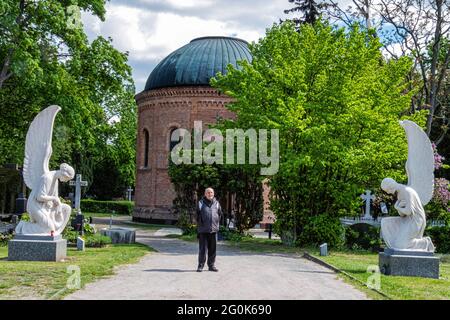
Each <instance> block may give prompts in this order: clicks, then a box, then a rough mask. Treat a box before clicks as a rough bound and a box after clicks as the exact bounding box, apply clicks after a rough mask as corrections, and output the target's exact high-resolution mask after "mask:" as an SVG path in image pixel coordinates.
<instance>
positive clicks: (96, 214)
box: [83, 212, 127, 218]
mask: <svg viewBox="0 0 450 320" xmlns="http://www.w3.org/2000/svg"><path fill="white" fill-rule="evenodd" d="M83 215H84V217H85V218H88V217H97V218H110V217H111V216H113V218H114V217H118V216H121V217H124V216H127V215H126V214H114V215H112V214H111V213H103V212H83Z"/></svg>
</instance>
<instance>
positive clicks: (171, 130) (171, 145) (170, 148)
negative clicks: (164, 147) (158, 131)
mask: <svg viewBox="0 0 450 320" xmlns="http://www.w3.org/2000/svg"><path fill="white" fill-rule="evenodd" d="M177 129H178V128H172V129H170V135H169V152H171V151H172V150H173V148H174V147H175V146H176V145H177V144H178V143H179V142H180V140H181V137H180V138H178V139H175V140H172V134H173V132H174V131H175V130H177Z"/></svg>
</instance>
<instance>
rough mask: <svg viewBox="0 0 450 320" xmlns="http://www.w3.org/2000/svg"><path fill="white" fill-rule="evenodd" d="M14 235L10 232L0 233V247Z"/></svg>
mask: <svg viewBox="0 0 450 320" xmlns="http://www.w3.org/2000/svg"><path fill="white" fill-rule="evenodd" d="M13 237H14V234H12V233H6V234H5V233H0V247H4V246H6V245H7V244H8V241H9V240H11V239H12V238H13Z"/></svg>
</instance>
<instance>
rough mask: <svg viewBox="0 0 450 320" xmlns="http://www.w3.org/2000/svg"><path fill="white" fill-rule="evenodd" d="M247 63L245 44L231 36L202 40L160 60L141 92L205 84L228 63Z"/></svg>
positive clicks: (192, 42) (224, 69)
mask: <svg viewBox="0 0 450 320" xmlns="http://www.w3.org/2000/svg"><path fill="white" fill-rule="evenodd" d="M239 60H247V61H249V62H250V61H251V60H252V56H251V54H250V51H249V49H248V43H247V42H246V41H244V40H241V39H237V38H231V37H202V38H197V39H194V40H192V41H191V42H190V43H188V44H187V45H185V46H183V47H181V48H179V49H177V50H175V51H174V52H172V53H171V54H169V55H168V56H167V57H166V58H164V59H163V60H162V61H161V62H160V63H159V64H158V65H157V66H156V67H155V69H153V71H152V73H151V74H150V76H149V77H148V79H147V83H146V85H145V89H144V90H152V89H158V88H164V87H176V86H192V85H194V86H196V85H209V80H210V79H211V78H212V77H214V76H215V75H216V73H217V72H221V73H222V74H225V73H226V67H227V65H228V64H232V65H233V66H234V67H236V68H238V65H237V61H239Z"/></svg>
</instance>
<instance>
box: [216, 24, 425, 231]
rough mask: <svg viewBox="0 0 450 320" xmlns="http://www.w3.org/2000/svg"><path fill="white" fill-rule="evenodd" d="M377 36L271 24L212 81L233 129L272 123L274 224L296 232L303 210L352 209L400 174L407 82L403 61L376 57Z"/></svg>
mask: <svg viewBox="0 0 450 320" xmlns="http://www.w3.org/2000/svg"><path fill="white" fill-rule="evenodd" d="M380 46H381V45H380V42H379V40H378V39H377V38H376V37H374V35H373V34H372V33H371V31H361V30H360V29H359V27H358V26H354V27H352V28H351V29H350V30H349V31H346V30H344V29H339V28H333V27H332V26H330V25H328V24H327V23H325V22H322V21H318V22H317V23H316V24H314V25H308V24H306V25H304V26H303V27H302V28H301V29H300V31H299V32H296V30H295V25H294V24H293V23H291V22H286V23H282V24H280V25H274V26H273V27H272V28H271V29H269V30H268V31H267V34H266V36H265V38H263V39H261V40H260V42H259V43H257V44H253V45H251V52H252V55H253V61H252V63H251V64H250V63H248V62H242V68H241V69H240V70H237V69H233V68H231V67H230V68H229V69H228V73H227V74H226V75H219V76H218V77H217V79H216V80H214V81H213V85H214V86H215V87H217V88H218V89H220V90H221V91H222V92H223V93H225V94H227V95H229V96H231V97H233V98H235V102H234V103H232V104H230V105H229V109H230V110H232V111H234V112H235V113H236V114H237V120H236V121H235V123H234V125H235V126H236V127H239V128H244V129H246V128H266V129H272V128H273V129H279V130H280V169H279V171H278V173H277V174H275V175H273V176H272V177H270V187H271V194H272V199H271V208H272V210H273V211H274V213H275V215H276V219H277V222H276V224H277V228H279V230H287V229H289V230H292V228H295V229H296V231H297V234H299V233H301V232H302V228H303V227H302V226H304V225H305V224H307V223H308V221H309V220H310V218H312V217H314V216H318V215H321V214H325V215H327V216H330V217H339V216H343V215H353V214H356V213H357V212H358V209H359V207H360V206H361V199H359V194H360V193H361V192H363V191H364V189H366V188H370V189H371V190H373V191H376V192H379V185H380V181H381V179H382V178H384V177H387V176H391V177H393V178H395V179H398V180H399V181H404V180H405V178H406V177H405V172H404V164H405V161H406V156H407V145H406V139H405V136H404V132H403V129H402V128H401V126H400V125H399V123H398V120H399V119H404V118H410V119H413V120H414V121H416V122H418V123H419V124H420V125H424V124H425V115H424V112H418V113H415V114H414V115H412V116H411V115H409V114H408V110H409V109H408V108H409V105H410V99H411V95H412V94H413V92H412V91H408V83H407V81H406V80H405V79H406V76H407V74H408V72H409V71H410V69H411V61H410V59H408V58H401V59H399V60H396V61H385V60H384V59H383V57H382V55H381V53H380Z"/></svg>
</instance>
